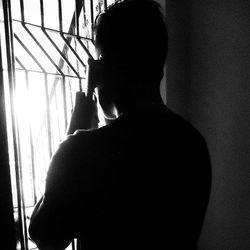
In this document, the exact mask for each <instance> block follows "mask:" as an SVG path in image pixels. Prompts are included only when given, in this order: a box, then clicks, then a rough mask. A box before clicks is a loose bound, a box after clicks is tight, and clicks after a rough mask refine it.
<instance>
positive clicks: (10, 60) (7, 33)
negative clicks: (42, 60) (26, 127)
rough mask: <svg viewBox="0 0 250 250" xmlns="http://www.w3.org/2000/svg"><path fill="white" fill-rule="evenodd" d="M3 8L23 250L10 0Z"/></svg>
mask: <svg viewBox="0 0 250 250" xmlns="http://www.w3.org/2000/svg"><path fill="white" fill-rule="evenodd" d="M3 10H4V26H5V39H6V53H7V67H8V78H9V89H10V105H11V107H10V108H11V120H12V134H13V151H14V159H15V163H14V166H15V173H16V187H17V202H18V222H17V225H16V226H17V227H18V230H19V232H20V234H19V237H20V243H21V248H22V249H23V250H24V249H25V247H26V244H25V239H24V235H23V226H24V225H25V217H24V214H23V202H22V199H23V194H22V185H21V182H20V181H19V180H20V158H19V157H20V155H19V154H18V148H17V145H18V138H17V131H16V124H17V121H16V117H15V113H14V111H15V108H14V94H15V91H14V89H15V73H14V72H15V60H14V46H13V30H12V17H11V3H10V0H6V1H3Z"/></svg>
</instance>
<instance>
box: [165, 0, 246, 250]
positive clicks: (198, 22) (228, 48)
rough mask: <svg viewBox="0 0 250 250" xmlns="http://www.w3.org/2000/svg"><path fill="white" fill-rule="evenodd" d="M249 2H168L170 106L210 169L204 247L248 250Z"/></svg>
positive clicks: (168, 0)
mask: <svg viewBox="0 0 250 250" xmlns="http://www.w3.org/2000/svg"><path fill="white" fill-rule="evenodd" d="M249 13H250V2H248V1H243V0H239V1H238V0H222V1H215V0H212V1H198V0H191V1H185V0H182V1H171V0H167V1H166V14H167V21H168V30H169V55H168V61H167V90H168V91H167V100H168V106H169V107H170V108H171V109H173V110H174V111H176V112H177V113H179V114H180V115H182V116H183V117H184V118H186V119H187V120H189V121H190V122H191V123H192V124H193V125H194V126H195V127H197V128H198V129H199V130H200V132H201V133H202V134H203V135H204V136H205V138H206V140H207V143H208V147H209V150H210V155H211V160H212V167H213V187H212V195H211V201H210V204H209V209H208V213H207V217H206V222H205V225H204V230H203V234H202V237H201V248H202V249H250V195H249V193H250V170H249V166H250V154H249V152H250V138H249V134H250V109H249V107H250V98H249V94H250V84H249V82H250V70H249V68H250V42H249V41H250V29H249V27H250V15H249Z"/></svg>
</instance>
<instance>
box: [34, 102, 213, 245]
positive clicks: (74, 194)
mask: <svg viewBox="0 0 250 250" xmlns="http://www.w3.org/2000/svg"><path fill="white" fill-rule="evenodd" d="M210 185H211V169H210V160H209V155H208V150H207V147H206V143H205V141H204V139H203V137H202V136H201V135H200V133H199V132H198V131H197V130H196V129H195V128H194V127H193V126H191V125H190V124H189V123H188V122H186V121H185V120H184V119H182V118H181V117H179V116H178V115H176V114H174V113H173V112H171V111H170V110H169V109H168V108H167V107H165V106H164V105H152V106H147V107H141V108H137V109H135V110H134V111H132V112H129V113H127V114H124V115H121V116H120V117H119V118H118V119H117V120H116V121H114V122H113V123H112V124H109V125H107V126H105V127H102V128H100V129H96V130H88V131H86V130H85V131H82V130H80V131H77V132H76V133H75V134H74V135H72V136H69V137H68V139H67V140H65V141H64V142H63V143H62V144H61V145H60V147H59V149H58V151H57V152H56V154H55V155H54V157H53V159H52V161H51V165H50V168H49V171H48V175H47V181H46V192H45V195H44V198H43V203H42V204H41V207H40V211H39V213H37V215H36V218H34V219H33V222H32V223H33V225H32V226H33V229H32V230H31V237H32V238H33V239H34V240H35V241H37V242H40V243H39V244H40V245H42V244H43V243H42V242H47V244H51V245H53V244H54V245H55V246H56V245H58V246H66V245H67V244H68V243H69V242H70V240H71V239H72V238H74V237H77V238H79V239H81V244H82V246H84V247H85V248H89V249H91V248H116V249H119V248H153V249H156V248H165V249H173V248H175V249H176V248H178V249H196V244H197V240H198V237H199V235H200V232H201V227H202V224H203V220H204V216H205V212H206V208H207V205H208V200H209V194H210ZM38 228H39V229H38ZM32 232H33V233H32ZM60 244H61V245H60Z"/></svg>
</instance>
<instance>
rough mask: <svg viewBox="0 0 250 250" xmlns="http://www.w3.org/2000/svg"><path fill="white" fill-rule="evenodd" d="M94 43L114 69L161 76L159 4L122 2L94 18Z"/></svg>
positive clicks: (163, 37) (163, 38) (163, 43)
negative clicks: (114, 66) (147, 71)
mask: <svg viewBox="0 0 250 250" xmlns="http://www.w3.org/2000/svg"><path fill="white" fill-rule="evenodd" d="M95 35H96V36H95V44H96V47H97V48H98V49H99V50H100V51H101V53H102V56H103V57H108V58H109V59H111V60H113V59H114V60H115V62H116V66H117V67H120V68H124V67H125V68H129V69H130V70H133V69H134V70H136V72H141V71H144V72H145V69H148V70H149V71H150V72H151V73H152V74H162V70H163V67H164V64H165V60H166V56H167V42H168V36H167V29H166V25H165V20H164V17H163V14H162V12H161V7H160V5H159V4H158V3H157V2H155V1H152V0H123V1H119V2H116V3H115V4H113V5H111V6H110V7H109V8H108V9H107V10H106V11H105V12H104V13H102V14H100V15H99V16H98V17H97V19H96V28H95Z"/></svg>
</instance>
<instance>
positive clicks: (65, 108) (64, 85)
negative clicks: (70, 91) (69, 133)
mask: <svg viewBox="0 0 250 250" xmlns="http://www.w3.org/2000/svg"><path fill="white" fill-rule="evenodd" d="M62 80H63V82H62V94H63V109H64V126H65V131H66V130H67V126H68V116H67V98H66V83H65V76H63V79H62Z"/></svg>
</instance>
